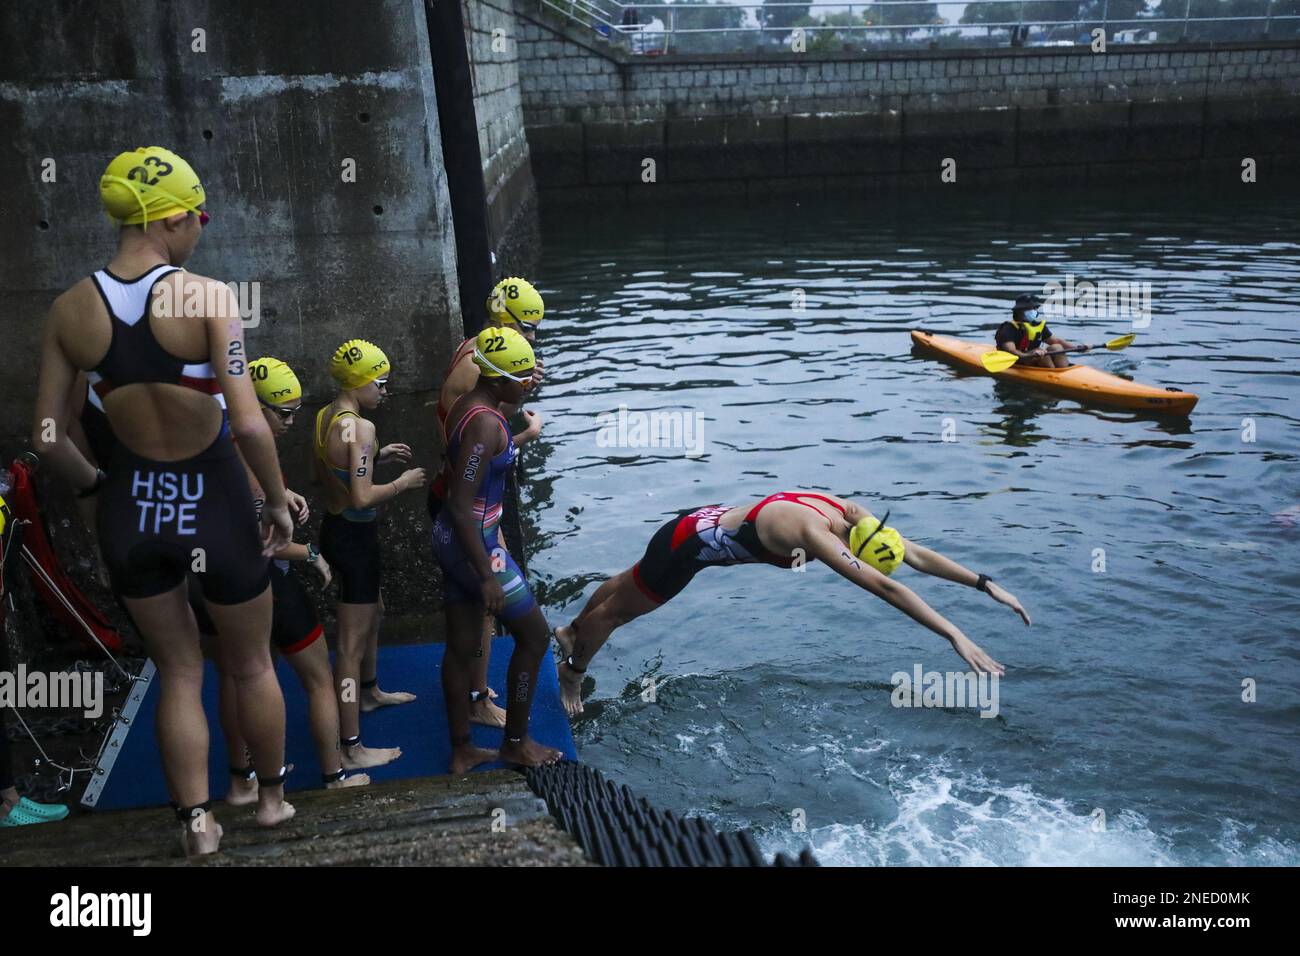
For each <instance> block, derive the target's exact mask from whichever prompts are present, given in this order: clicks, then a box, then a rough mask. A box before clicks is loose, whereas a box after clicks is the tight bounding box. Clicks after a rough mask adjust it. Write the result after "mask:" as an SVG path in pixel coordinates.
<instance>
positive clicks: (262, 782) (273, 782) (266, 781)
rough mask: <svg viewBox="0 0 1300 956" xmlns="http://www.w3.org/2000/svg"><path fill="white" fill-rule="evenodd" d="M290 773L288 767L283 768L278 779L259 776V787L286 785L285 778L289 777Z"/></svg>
mask: <svg viewBox="0 0 1300 956" xmlns="http://www.w3.org/2000/svg"><path fill="white" fill-rule="evenodd" d="M288 773H289V768H288V767H281V768H280V774H279V776H276V777H260V776H259V777H258V778H257V785H258V786H259V787H278V786H280V784H282V783H284V778H285V777H286V776H288Z"/></svg>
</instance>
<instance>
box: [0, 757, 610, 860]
mask: <svg viewBox="0 0 1300 956" xmlns="http://www.w3.org/2000/svg"><path fill="white" fill-rule="evenodd" d="M290 799H291V802H292V803H293V804H294V806H295V807H296V809H297V815H296V816H295V817H294V818H293V819H292V820H290V821H289V822H288V823H285V824H283V825H282V826H279V827H275V828H269V829H268V828H264V827H259V826H258V825H257V823H256V822H255V820H254V819H253V809H252V808H251V807H228V806H226V805H225V804H224V803H217V804H214V807H213V809H214V812H215V814H216V816H217V820H218V821H219V822H220V824H221V826H222V827H223V828H224V830H225V833H224V836H223V838H222V844H221V852H220V853H216V854H213V855H211V856H206V857H201V858H196V859H190V860H186V859H184V858H183V857H181V855H180V841H179V835H180V825H179V824H178V823H176V822H175V818H174V817H173V815H172V813H171V811H170V810H168V809H167V808H165V807H164V808H151V809H144V810H120V811H108V812H99V813H90V814H85V815H83V816H79V817H73V818H70V819H68V820H65V821H63V822H61V823H51V824H43V825H39V826H30V827H22V828H20V829H15V830H7V831H0V865H9V866H587V865H590V864H589V863H588V861H587V860H586V858H585V856H584V855H583V852H582V850H581V848H580V847H579V846H578V844H577V843H576V842H575V841H574V840H573V838H572V837H570V836H569V835H568V834H567V833H565V832H564V831H563V830H561V829H560V828H559V827H558V826H557V825H556V824H555V822H554V821H553V820H552V819H551V817H550V815H549V814H548V813H547V812H546V806H545V804H544V803H543V802H542V800H540V799H539V798H538V797H537V796H535V795H534V794H533V792H532V791H531V790H529V789H528V785H527V784H526V783H525V782H524V778H523V775H522V774H520V773H517V772H515V771H512V770H496V771H489V772H486V773H476V774H467V775H463V776H440V777H422V778H415V779H410V780H394V781H388V782H385V783H380V784H372V785H370V786H368V787H358V788H353V789H347V790H310V791H303V792H298V793H294V794H292V795H291V797H290Z"/></svg>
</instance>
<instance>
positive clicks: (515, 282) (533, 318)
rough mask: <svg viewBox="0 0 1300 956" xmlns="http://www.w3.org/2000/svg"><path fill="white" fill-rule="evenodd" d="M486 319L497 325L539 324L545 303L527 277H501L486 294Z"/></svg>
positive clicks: (544, 310) (544, 309)
mask: <svg viewBox="0 0 1300 956" xmlns="http://www.w3.org/2000/svg"><path fill="white" fill-rule="evenodd" d="M487 311H488V319H489V320H490V321H492V322H495V323H496V324H498V325H539V324H541V321H542V315H543V314H544V313H545V312H546V305H545V304H544V303H543V302H542V294H541V293H540V292H538V291H537V290H536V289H534V288H533V284H532V283H531V282H529V281H528V280H527V279H520V278H518V277H517V276H510V277H509V278H506V279H502V280H501V281H500V282H498V283H497V284H496V287H495V288H494V289H493V290H492V292H491V293H490V294H489V295H488V300H487Z"/></svg>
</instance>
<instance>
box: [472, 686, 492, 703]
mask: <svg viewBox="0 0 1300 956" xmlns="http://www.w3.org/2000/svg"><path fill="white" fill-rule="evenodd" d="M491 699H492V688H491V687H484V688H483V689H482V690H472V691H470V692H469V702H470V703H471V704H477V703H478V702H479V701H480V700H491Z"/></svg>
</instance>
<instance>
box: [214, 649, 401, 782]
mask: <svg viewBox="0 0 1300 956" xmlns="http://www.w3.org/2000/svg"><path fill="white" fill-rule="evenodd" d="M285 660H286V661H288V662H289V666H290V667H292V668H293V672H294V673H295V674H297V675H298V680H300V681H301V682H302V686H303V690H305V691H306V692H307V723H308V725H309V726H310V727H311V737H312V740H313V741H314V742H315V744H316V756H317V757H318V758H319V760H320V770H321V774H322V775H323V776H326V777H328V776H331V775H333V774H335V773H337V772H338V771H340V770H343V769H345V768H344V766H343V754H342V751H341V749H340V746H339V703H338V698H336V697H335V696H334V675H333V673H332V672H331V671H330V655H329V648H328V646H327V645H326V643H325V639H324V638H318V639H316V640H315V641H312V643H311V644H310V645H308V646H307V647H304V648H303V649H302V650H300V651H298V652H297V653H295V654H289V655H288V656H286V657H285ZM353 749H354V750H356V749H359V748H355V747H354V748H353ZM385 762H387V761H385ZM232 766H233V765H232ZM352 779H355V780H356V781H357V782H356V783H355V784H353V786H361V785H363V784H367V783H369V782H370V778H369V777H368V776H366V775H365V774H359V775H358V776H357V777H355V778H352ZM349 782H351V781H349Z"/></svg>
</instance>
